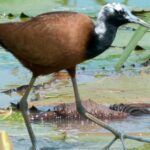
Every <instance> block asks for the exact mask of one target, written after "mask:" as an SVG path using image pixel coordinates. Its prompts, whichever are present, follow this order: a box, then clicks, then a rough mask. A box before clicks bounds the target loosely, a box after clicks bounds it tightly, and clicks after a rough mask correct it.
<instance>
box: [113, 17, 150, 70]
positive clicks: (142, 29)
mask: <svg viewBox="0 0 150 150" xmlns="http://www.w3.org/2000/svg"><path fill="white" fill-rule="evenodd" d="M145 20H146V22H149V23H150V14H149V15H148V16H147V18H146V19H145ZM147 31H148V29H147V28H145V27H139V28H138V29H137V31H136V32H135V33H134V35H133V36H132V38H131V40H130V41H129V43H128V45H127V47H126V48H125V50H124V52H123V54H122V56H121V58H120V59H119V61H118V63H117V64H116V66H115V69H116V70H117V71H119V70H120V69H121V66H122V64H123V63H124V62H125V61H126V60H127V58H128V57H129V55H130V54H131V52H132V50H134V49H135V47H136V45H137V43H138V42H139V40H140V39H141V38H142V37H143V36H144V34H145V33H146V32H147Z"/></svg>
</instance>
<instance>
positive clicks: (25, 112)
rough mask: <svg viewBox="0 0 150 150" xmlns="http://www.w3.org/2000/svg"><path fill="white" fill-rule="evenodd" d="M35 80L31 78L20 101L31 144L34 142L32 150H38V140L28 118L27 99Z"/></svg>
mask: <svg viewBox="0 0 150 150" xmlns="http://www.w3.org/2000/svg"><path fill="white" fill-rule="evenodd" d="M35 80H36V78H35V77H32V78H31V80H30V83H29V86H28V88H27V90H26V92H25V94H24V95H23V97H22V99H21V100H20V110H21V113H22V116H23V118H24V121H25V125H26V127H27V130H28V133H29V136H30V139H31V142H32V150H36V138H35V135H34V133H33V130H32V127H31V124H30V121H29V118H28V103H27V98H28V95H29V93H30V91H31V88H32V87H33V84H34V82H35Z"/></svg>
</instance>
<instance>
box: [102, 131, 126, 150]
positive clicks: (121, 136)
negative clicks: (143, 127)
mask: <svg viewBox="0 0 150 150" xmlns="http://www.w3.org/2000/svg"><path fill="white" fill-rule="evenodd" d="M124 136H125V134H123V133H121V132H117V133H115V137H114V139H113V140H112V141H111V142H110V143H109V144H108V145H106V146H105V147H104V148H103V149H102V150H109V148H110V147H111V146H112V144H113V143H114V142H115V141H116V140H117V139H120V141H121V143H122V146H123V150H127V148H126V147H125V144H124Z"/></svg>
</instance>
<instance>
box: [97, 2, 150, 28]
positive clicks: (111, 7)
mask: <svg viewBox="0 0 150 150" xmlns="http://www.w3.org/2000/svg"><path fill="white" fill-rule="evenodd" d="M98 18H101V19H103V20H104V21H107V22H108V23H111V24H113V25H115V26H118V27H119V26H121V25H123V24H126V23H136V24H140V25H142V26H145V27H147V28H150V25H149V24H147V23H146V22H144V21H143V20H141V19H140V18H138V17H136V16H134V15H133V14H132V13H131V12H130V10H129V9H128V8H127V7H125V6H124V5H122V4H116V3H112V4H107V5H105V6H103V8H102V9H101V11H100V13H99V15H98Z"/></svg>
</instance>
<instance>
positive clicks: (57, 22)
mask: <svg viewBox="0 0 150 150" xmlns="http://www.w3.org/2000/svg"><path fill="white" fill-rule="evenodd" d="M93 32H94V24H93V22H92V20H91V19H90V18H89V17H88V16H86V15H83V14H79V13H75V12H55V13H47V14H42V15H39V16H37V17H35V18H32V19H31V20H29V21H26V22H17V23H4V24H0V43H1V45H2V46H3V47H4V48H5V49H7V50H8V51H10V52H11V53H12V54H13V55H14V56H15V57H17V58H18V59H19V61H20V62H21V63H22V64H23V65H24V66H25V67H27V68H28V69H30V70H31V71H32V72H33V75H34V76H38V75H44V74H49V73H52V72H56V71H59V70H61V69H69V68H72V67H74V66H75V65H76V64H79V63H81V62H82V61H84V60H86V59H87V58H86V51H87V49H88V43H89V42H90V40H91V38H92V36H91V35H92V34H93Z"/></svg>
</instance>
